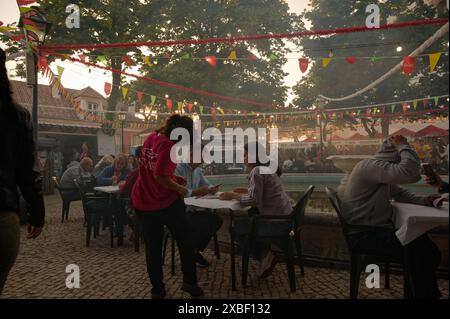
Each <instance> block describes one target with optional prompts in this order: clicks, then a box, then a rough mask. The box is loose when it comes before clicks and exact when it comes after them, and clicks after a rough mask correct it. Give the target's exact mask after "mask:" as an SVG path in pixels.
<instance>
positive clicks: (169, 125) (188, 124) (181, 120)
mask: <svg viewBox="0 0 450 319" xmlns="http://www.w3.org/2000/svg"><path fill="white" fill-rule="evenodd" d="M180 127H181V128H185V129H186V130H188V132H189V134H190V136H191V140H192V136H193V131H194V121H193V120H192V119H191V118H190V117H189V116H185V115H179V114H174V115H171V116H170V117H169V118H168V119H167V121H166V125H164V126H163V127H161V128H159V129H158V130H156V132H157V133H160V134H164V135H165V136H167V137H168V138H170V134H171V133H172V131H173V130H174V129H176V128H180Z"/></svg>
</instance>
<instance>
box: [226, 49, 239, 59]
mask: <svg viewBox="0 0 450 319" xmlns="http://www.w3.org/2000/svg"><path fill="white" fill-rule="evenodd" d="M228 59H229V60H236V59H237V56H236V51H231V52H230V55H229V56H228Z"/></svg>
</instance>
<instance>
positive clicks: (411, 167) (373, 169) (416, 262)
mask: <svg viewBox="0 0 450 319" xmlns="http://www.w3.org/2000/svg"><path fill="white" fill-rule="evenodd" d="M420 170H421V167H420V161H419V158H418V156H417V154H416V152H415V150H414V148H412V147H411V146H410V145H409V144H408V142H407V140H406V138H404V137H403V136H394V137H390V138H389V139H388V140H386V141H385V142H384V143H383V144H382V146H381V149H380V150H379V151H378V153H377V154H376V155H375V156H374V157H373V158H371V159H367V160H363V161H361V162H359V163H358V164H357V165H356V166H355V168H354V169H353V171H352V173H351V174H350V177H349V179H348V182H347V186H346V188H345V192H344V196H343V200H342V204H343V205H342V207H343V215H344V218H345V219H346V221H347V223H349V224H355V225H368V226H384V227H387V229H386V230H384V229H382V230H377V231H370V232H365V231H361V232H357V233H353V234H350V238H349V240H350V245H351V246H352V247H353V249H355V250H359V251H361V252H367V253H370V254H374V255H377V254H379V255H382V256H386V255H387V256H390V257H392V258H393V259H394V260H395V261H398V262H402V260H403V246H402V244H401V243H400V241H399V240H398V238H397V236H396V235H395V229H394V226H393V224H392V221H391V220H392V214H393V208H392V206H391V203H390V200H391V199H395V200H396V201H398V202H404V203H412V204H417V205H427V206H431V205H432V203H433V200H434V199H435V198H436V196H434V195H430V196H417V195H415V194H412V193H410V192H409V191H407V190H406V189H404V188H402V187H400V186H398V184H407V183H415V182H417V181H418V180H420ZM389 228H391V229H389ZM408 249H409V251H410V252H411V277H412V284H413V287H414V291H415V294H416V297H417V298H439V296H440V293H439V289H438V285H437V280H436V270H437V267H438V265H439V262H440V252H439V250H438V248H437V247H436V245H435V244H434V243H433V242H432V241H431V240H430V238H429V237H428V236H427V235H426V234H424V235H422V236H421V237H419V238H417V239H416V240H414V241H413V242H411V243H410V244H409V245H408Z"/></svg>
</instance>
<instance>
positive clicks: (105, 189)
mask: <svg viewBox="0 0 450 319" xmlns="http://www.w3.org/2000/svg"><path fill="white" fill-rule="evenodd" d="M94 190H96V191H97V192H102V193H107V194H118V193H119V186H117V185H113V186H97V187H94Z"/></svg>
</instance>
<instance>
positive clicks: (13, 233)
mask: <svg viewBox="0 0 450 319" xmlns="http://www.w3.org/2000/svg"><path fill="white" fill-rule="evenodd" d="M5 62H6V55H5V52H4V51H3V50H2V49H0V149H1V150H2V153H1V156H0V295H1V293H2V290H3V287H4V285H5V282H6V278H7V276H8V273H9V271H10V269H11V268H12V266H13V265H14V262H15V260H16V257H17V254H18V252H19V244H20V221H19V211H20V202H19V194H18V191H17V186H18V187H19V189H20V191H21V193H22V196H23V197H24V199H25V201H26V202H27V204H28V206H29V208H30V210H29V215H30V216H29V218H28V222H29V224H28V236H27V238H28V239H30V238H36V237H38V236H39V235H40V233H41V231H42V227H43V225H44V216H45V208H44V200H43V197H42V176H41V174H40V170H39V165H38V162H37V158H36V152H35V140H34V137H33V125H32V122H31V118H30V113H29V112H28V111H27V110H26V109H24V108H23V107H21V106H20V105H17V104H16V103H14V101H13V99H12V92H11V89H10V85H9V80H8V75H7V72H6V67H5ZM29 266H30V269H32V268H33V267H32V265H29Z"/></svg>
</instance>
